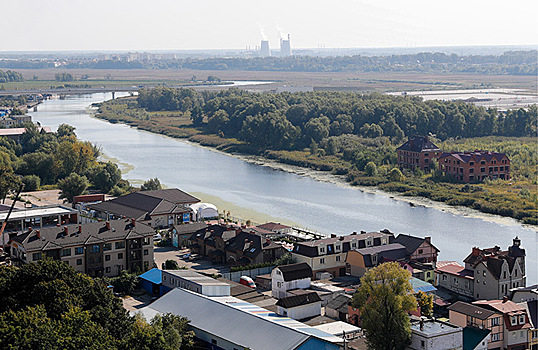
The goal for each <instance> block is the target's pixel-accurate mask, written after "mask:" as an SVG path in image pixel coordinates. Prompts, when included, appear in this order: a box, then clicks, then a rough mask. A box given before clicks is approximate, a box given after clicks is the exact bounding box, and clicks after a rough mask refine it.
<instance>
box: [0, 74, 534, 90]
mask: <svg viewBox="0 0 538 350" xmlns="http://www.w3.org/2000/svg"><path fill="white" fill-rule="evenodd" d="M17 71H18V72H20V73H21V74H22V75H23V76H24V78H25V79H26V81H25V82H22V83H9V84H3V85H4V88H5V89H6V90H9V88H10V87H13V88H18V89H23V88H34V87H35V88H38V87H46V88H50V86H52V85H54V84H59V85H61V84H62V83H59V82H55V81H54V76H55V74H57V73H63V72H68V73H70V74H72V75H73V76H74V77H75V78H77V79H80V78H81V77H82V76H84V75H88V76H89V79H88V80H77V81H75V82H70V83H71V84H85V83H87V84H91V85H94V84H95V86H111V85H112V86H116V85H117V84H124V85H122V86H139V85H154V84H160V83H164V84H166V85H171V86H178V85H184V84H186V83H189V82H190V81H191V79H192V77H193V76H194V77H196V78H197V80H205V79H206V78H207V77H208V76H210V75H213V76H216V77H219V78H220V79H221V80H223V81H225V80H228V81H229V80H255V81H267V82H270V83H269V84H267V85H260V86H249V87H248V89H250V90H262V91H263V90H271V89H275V88H276V87H277V86H283V85H286V86H300V87H303V86H304V87H317V88H321V89H333V88H336V89H351V90H356V91H362V92H372V91H379V92H383V91H403V90H441V89H455V88H458V89H459V88H465V89H470V88H484V87H506V88H509V87H510V88H521V89H532V90H536V88H537V82H536V77H534V76H513V75H475V74H457V75H449V74H447V75H444V74H420V73H376V72H369V73H351V72H329V73H310V72H267V71H265V72H253V71H206V70H189V69H161V70H150V69H122V70H119V69H118V70H107V69H102V70H101V69H69V70H65V69H61V68H50V69H18V70H17ZM34 76H37V77H38V80H37V81H33V80H32V79H33V77H34ZM110 78H111V79H112V80H110ZM11 84H13V85H11ZM99 84H101V85H99Z"/></svg>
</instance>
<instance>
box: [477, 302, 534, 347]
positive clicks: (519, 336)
mask: <svg viewBox="0 0 538 350" xmlns="http://www.w3.org/2000/svg"><path fill="white" fill-rule="evenodd" d="M473 304H474V305H478V306H480V307H483V308H485V309H489V310H492V311H495V312H498V313H501V314H502V315H503V321H504V329H503V336H504V343H503V347H504V348H505V349H508V350H525V349H528V345H529V344H528V343H529V341H528V336H529V329H531V328H532V326H531V323H530V320H529V317H528V315H527V310H526V309H525V307H523V306H521V305H518V304H516V303H514V302H513V301H510V300H508V298H504V299H503V300H479V301H475V302H473Z"/></svg>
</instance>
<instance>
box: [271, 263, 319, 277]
mask: <svg viewBox="0 0 538 350" xmlns="http://www.w3.org/2000/svg"><path fill="white" fill-rule="evenodd" d="M276 268H277V269H279V270H280V272H282V276H283V277H284V281H286V282H288V281H293V280H298V279H302V278H312V276H313V274H312V268H311V267H310V265H308V264H307V263H305V262H302V263H297V264H289V265H281V266H277V267H276Z"/></svg>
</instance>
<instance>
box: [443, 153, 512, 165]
mask: <svg viewBox="0 0 538 350" xmlns="http://www.w3.org/2000/svg"><path fill="white" fill-rule="evenodd" d="M450 156H452V157H454V158H456V159H457V160H460V161H462V162H464V163H469V162H470V161H474V162H476V163H478V162H480V161H482V160H485V161H487V162H490V161H491V160H492V159H493V158H495V159H496V160H501V159H503V158H504V157H506V155H505V154H504V153H499V152H486V151H474V152H452V153H447V152H443V153H442V154H441V155H440V156H439V160H440V159H442V158H446V157H450Z"/></svg>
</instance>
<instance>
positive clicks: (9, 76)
mask: <svg viewBox="0 0 538 350" xmlns="http://www.w3.org/2000/svg"><path fill="white" fill-rule="evenodd" d="M23 80H24V79H23V77H22V74H21V73H19V72H15V71H12V70H6V71H3V70H1V69H0V83H12V82H17V81H23Z"/></svg>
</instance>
